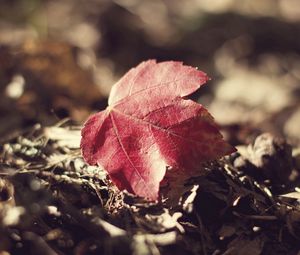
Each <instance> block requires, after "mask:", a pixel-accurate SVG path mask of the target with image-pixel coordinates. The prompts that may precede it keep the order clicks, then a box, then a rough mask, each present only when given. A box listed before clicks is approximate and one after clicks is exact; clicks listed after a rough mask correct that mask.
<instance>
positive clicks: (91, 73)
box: [0, 0, 300, 144]
mask: <svg viewBox="0 0 300 255" xmlns="http://www.w3.org/2000/svg"><path fill="white" fill-rule="evenodd" d="M299 54H300V1H298V0H264V1H260V0H243V1H240V0H214V1H210V0H151V1H147V0H113V1H109V0H89V1H85V0H48V1H46V0H45V1H42V0H0V140H3V139H6V138H7V137H8V136H10V135H12V134H14V133H16V132H19V131H20V130H24V129H26V128H29V127H31V126H32V125H34V124H35V123H41V124H43V125H52V124H54V123H56V122H57V121H59V120H60V119H62V118H66V117H70V118H71V119H72V120H74V121H75V122H76V123H78V124H81V123H82V122H83V121H84V120H85V119H86V118H87V116H88V115H89V114H90V113H91V112H92V111H97V110H101V109H104V108H105V107H106V103H107V97H108V95H109V91H110V88H111V86H112V85H113V84H114V82H116V81H117V80H118V79H119V78H120V77H121V76H122V75H123V74H124V73H125V72H126V71H128V69H129V68H131V67H133V66H136V65H137V64H138V63H139V62H141V61H143V60H147V59H150V58H151V59H152V58H155V59H157V60H159V61H162V60H179V61H183V62H184V63H185V64H187V65H192V66H195V67H199V69H200V70H203V71H205V72H206V73H208V75H209V76H210V77H211V78H212V80H211V81H210V82H209V83H208V85H207V86H205V87H203V88H201V90H200V92H199V93H197V94H196V95H194V99H196V100H198V101H199V102H201V103H202V104H203V105H205V106H206V107H207V108H208V110H209V111H210V112H211V113H212V115H213V116H214V117H215V119H216V121H217V123H218V124H219V125H220V126H221V127H222V128H223V131H224V134H225V135H226V138H227V139H229V140H230V142H232V143H234V144H239V143H242V142H249V141H248V140H249V139H250V140H251V139H252V138H253V137H254V136H255V135H257V134H259V133H261V132H263V131H269V132H272V133H275V134H279V135H284V136H285V137H287V138H288V139H289V140H290V142H292V143H297V142H298V141H299V140H300V130H299V125H300V100H299V98H300V55H299Z"/></svg>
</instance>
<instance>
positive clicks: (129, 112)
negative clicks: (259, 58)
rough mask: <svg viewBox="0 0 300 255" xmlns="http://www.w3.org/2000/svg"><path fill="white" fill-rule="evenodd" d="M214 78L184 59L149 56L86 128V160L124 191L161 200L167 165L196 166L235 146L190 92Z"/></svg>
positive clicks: (115, 88) (118, 85)
mask: <svg viewBox="0 0 300 255" xmlns="http://www.w3.org/2000/svg"><path fill="white" fill-rule="evenodd" d="M207 80H208V77H207V75H206V74H205V73H203V72H201V71H198V70H197V69H195V68H192V67H189V66H184V65H183V64H182V63H181V62H174V61H168V62H162V63H156V61H155V60H149V61H146V62H143V63H141V64H140V65H138V66H137V67H136V68H133V69H131V70H130V71H129V72H128V73H127V74H125V75H124V76H123V78H121V79H120V80H119V81H118V82H117V83H116V84H115V85H114V86H113V88H112V90H111V93H110V96H109V100H108V107H107V108H106V110H104V111H101V112H98V113H96V114H94V115H92V116H91V117H90V118H89V119H88V120H87V122H86V123H85V125H84V128H83V129H82V139H81V149H82V154H83V157H84V159H85V160H86V162H88V163H89V164H91V165H99V166H102V167H103V168H104V169H105V170H106V171H107V172H108V174H109V176H110V178H111V180H112V181H113V182H114V183H115V184H116V185H117V187H118V188H119V189H120V190H123V189H126V190H127V191H129V192H131V193H134V194H136V195H139V196H142V197H146V198H148V199H150V200H156V199H157V197H158V191H159V184H160V182H161V181H162V179H163V178H164V176H165V173H166V167H167V166H171V167H174V168H180V169H185V170H184V171H188V170H189V169H194V168H195V167H197V166H198V167H199V165H200V164H201V163H203V162H205V161H209V160H214V159H216V158H219V157H221V156H224V155H226V154H229V153H231V152H233V151H234V148H233V147H232V146H230V145H229V144H228V143H226V142H225V141H224V140H223V139H222V135H221V134H220V132H219V130H218V127H217V126H216V124H215V122H214V120H213V118H212V116H211V115H210V114H209V113H208V111H207V110H206V109H205V108H204V107H203V106H202V105H200V104H198V103H196V102H194V101H192V100H189V99H186V98H185V97H186V96H188V95H190V94H191V93H193V92H195V91H196V90H197V89H199V88H200V86H201V85H203V84H204V83H206V81H207Z"/></svg>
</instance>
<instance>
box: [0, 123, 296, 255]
mask: <svg viewBox="0 0 300 255" xmlns="http://www.w3.org/2000/svg"><path fill="white" fill-rule="evenodd" d="M79 130H80V127H78V126H71V125H70V124H68V123H65V124H63V126H51V127H41V126H40V125H37V126H35V127H33V128H32V129H31V130H28V131H26V132H24V133H23V134H22V135H20V136H18V137H14V138H10V139H9V140H8V141H6V142H5V143H3V144H2V145H1V178H0V215H1V223H0V250H1V251H2V253H3V252H5V251H6V253H3V254H25V253H27V254H28V253H30V254H297V252H298V250H299V249H300V245H299V238H300V211H299V195H297V194H298V192H299V188H297V186H298V184H299V181H298V180H297V178H294V180H290V181H289V182H288V183H287V181H286V177H285V174H278V171H287V169H286V164H288V165H289V166H291V174H290V176H294V175H295V174H294V175H293V174H292V173H293V172H294V171H296V172H297V171H299V169H297V164H296V163H294V162H296V160H295V157H293V156H292V149H291V147H290V146H288V145H287V144H286V143H285V141H284V140H280V144H281V145H282V146H281V147H280V146H277V145H278V139H277V138H274V137H273V136H271V135H270V134H262V136H260V137H258V138H257V139H256V141H255V142H254V143H253V144H250V145H244V147H247V146H248V154H245V153H244V152H243V149H241V150H239V151H238V152H236V153H234V154H232V155H231V156H228V157H225V158H223V159H221V160H218V161H214V162H211V163H207V164H206V165H205V168H206V170H207V174H206V175H201V176H195V177H192V178H190V179H189V180H188V181H187V182H186V184H185V185H186V189H185V193H184V194H183V195H182V197H181V199H180V201H179V203H177V204H174V203H173V204H170V203H168V201H165V200H162V201H160V202H156V203H154V202H149V201H146V200H144V199H143V198H140V197H137V196H134V195H132V194H130V193H128V192H126V191H123V192H122V191H119V190H118V189H117V188H116V187H115V186H114V185H113V184H112V183H111V181H110V180H109V179H108V178H107V175H106V172H105V171H104V170H103V169H101V168H100V167H95V166H89V165H87V164H86V163H85V162H84V161H83V159H82V157H81V155H80V149H79V136H77V134H78V132H79ZM266 140H267V142H266ZM270 141H271V142H270ZM276 144H277V145H276ZM76 145H77V146H76ZM270 146H271V147H272V146H273V147H272V148H270ZM257 147H260V148H261V149H260V151H264V153H262V154H259V153H254V154H253V155H256V156H255V157H258V158H257V159H256V160H257V162H260V161H259V160H260V157H263V158H270V157H275V158H274V160H276V158H277V159H278V160H283V161H284V162H282V163H283V164H282V166H283V167H282V168H278V169H276V176H277V179H274V178H273V179H272V178H269V175H263V174H262V175H261V176H259V177H260V178H257V172H255V171H254V172H253V171H252V172H251V170H249V169H250V168H251V167H253V166H251V167H250V166H249V165H248V164H245V165H241V164H240V163H239V164H237V163H236V162H239V161H243V162H245V161H249V162H250V163H251V162H252V163H251V164H253V165H255V164H254V163H253V162H254V161H253V155H251V156H249V151H250V154H251V150H255V148H257ZM280 150H284V153H286V154H287V156H286V157H282V158H280V159H279V158H278V157H279V156H278V155H277V154H278V153H279V152H280V155H282V154H284V153H283V152H282V151H280ZM276 153H277V154H276ZM240 158H242V159H243V160H241V159H240ZM255 162H256V161H255ZM291 162H292V163H291ZM255 167H256V168H255V170H256V171H262V173H264V172H265V171H267V170H266V169H267V168H268V167H270V168H271V169H269V170H268V171H271V170H272V169H273V167H272V165H271V166H270V165H268V164H266V165H255ZM268 171H267V173H269V172H268ZM288 171H290V170H289V169H288Z"/></svg>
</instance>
